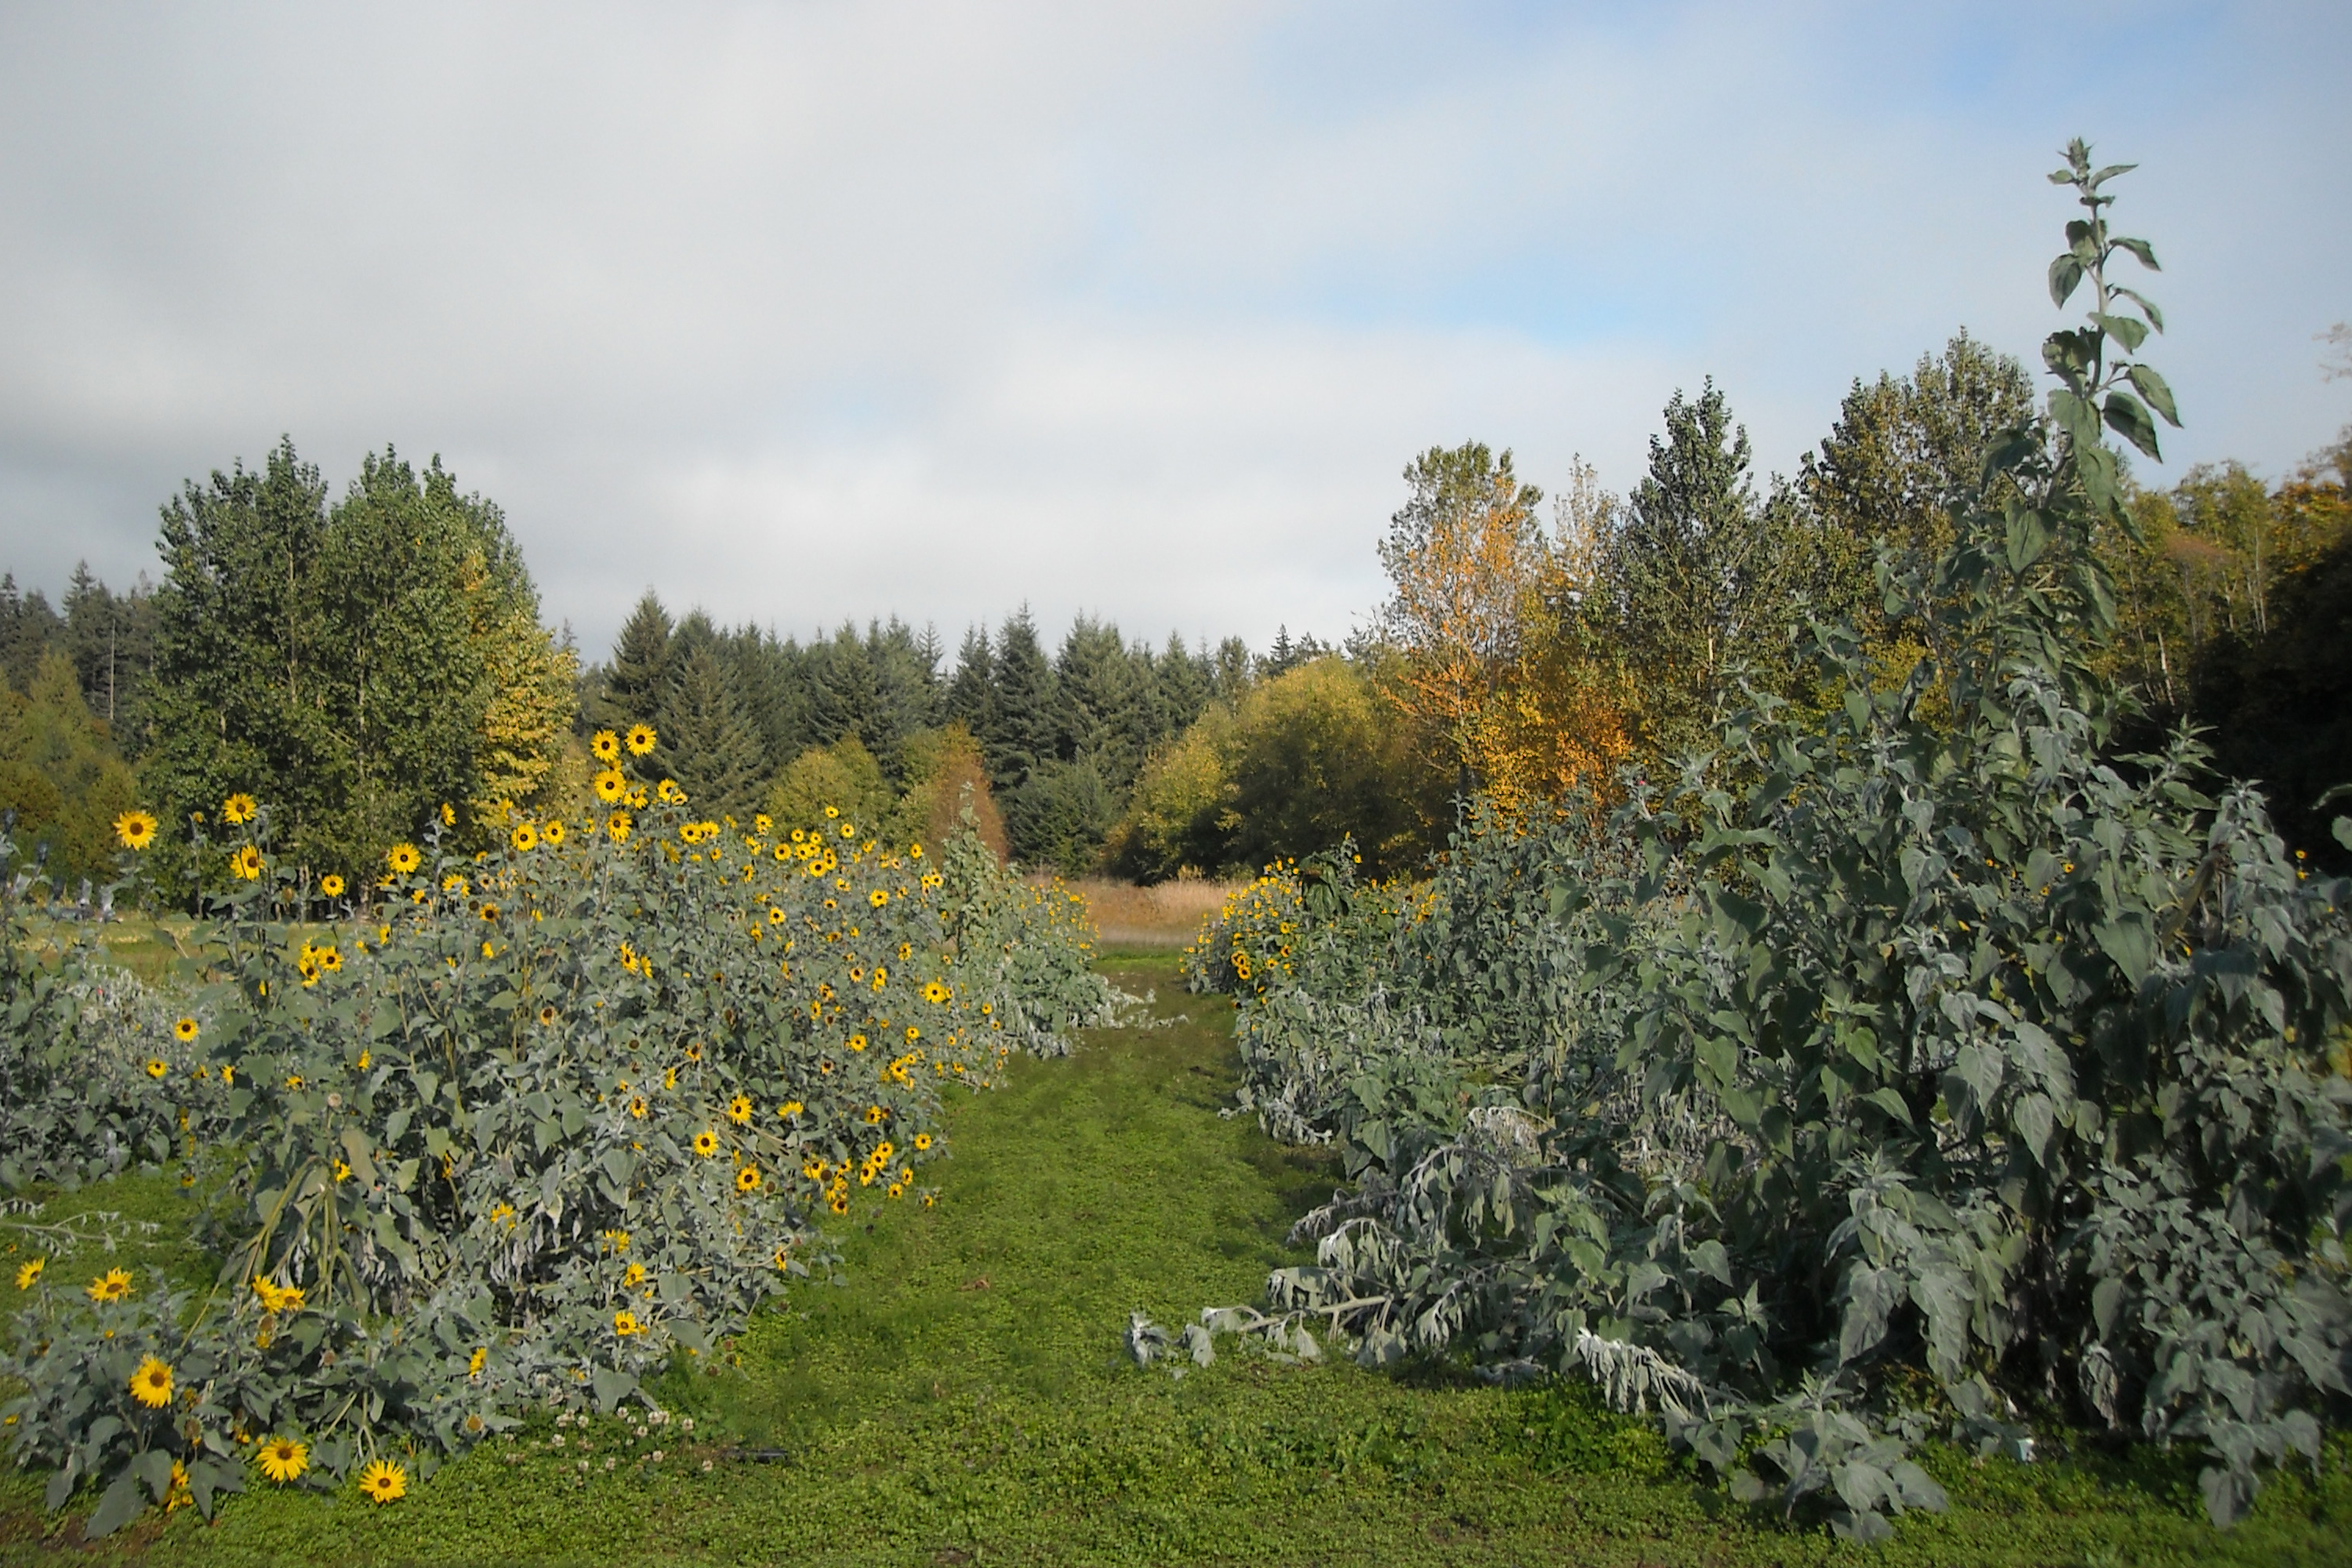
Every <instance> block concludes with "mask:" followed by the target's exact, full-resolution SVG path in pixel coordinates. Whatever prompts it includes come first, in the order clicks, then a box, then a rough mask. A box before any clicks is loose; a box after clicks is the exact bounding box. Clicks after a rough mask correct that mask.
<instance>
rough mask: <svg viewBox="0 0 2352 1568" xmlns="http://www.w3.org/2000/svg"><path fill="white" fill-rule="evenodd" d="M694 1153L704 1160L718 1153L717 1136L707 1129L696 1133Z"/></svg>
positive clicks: (714, 1132)
mask: <svg viewBox="0 0 2352 1568" xmlns="http://www.w3.org/2000/svg"><path fill="white" fill-rule="evenodd" d="M694 1152H696V1153H698V1154H699V1155H701V1156H702V1157H703V1158H704V1159H706V1160H708V1159H709V1158H710V1156H711V1155H713V1154H716V1153H718V1152H719V1134H718V1133H717V1132H716V1131H713V1130H712V1129H710V1128H708V1127H706V1128H704V1129H703V1130H702V1131H699V1132H698V1133H696V1134H695V1135H694Z"/></svg>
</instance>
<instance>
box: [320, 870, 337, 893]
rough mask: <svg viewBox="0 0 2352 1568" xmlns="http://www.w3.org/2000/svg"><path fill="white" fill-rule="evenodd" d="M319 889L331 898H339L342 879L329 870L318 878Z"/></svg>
mask: <svg viewBox="0 0 2352 1568" xmlns="http://www.w3.org/2000/svg"><path fill="white" fill-rule="evenodd" d="M319 891H320V892H322V893H324V894H326V895H327V897H329V898H331V899H340V898H341V897H342V896H343V879H341V877H338V876H337V875H335V873H333V872H332V871H330V872H328V873H327V874H326V875H325V876H323V877H321V878H320V879H319Z"/></svg>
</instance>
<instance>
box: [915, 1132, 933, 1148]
mask: <svg viewBox="0 0 2352 1568" xmlns="http://www.w3.org/2000/svg"><path fill="white" fill-rule="evenodd" d="M930 1146H931V1135H930V1134H929V1133H928V1132H918V1133H916V1134H915V1147H916V1149H917V1150H923V1149H928V1148H929V1147H930Z"/></svg>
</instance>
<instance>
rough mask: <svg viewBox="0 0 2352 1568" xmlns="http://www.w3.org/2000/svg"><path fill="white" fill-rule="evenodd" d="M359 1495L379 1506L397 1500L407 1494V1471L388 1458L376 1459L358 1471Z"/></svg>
mask: <svg viewBox="0 0 2352 1568" xmlns="http://www.w3.org/2000/svg"><path fill="white" fill-rule="evenodd" d="M360 1495H361V1496H362V1497H364V1498H366V1499H367V1500H368V1501H370V1502H372V1503H375V1504H378V1505H379V1506H381V1505H382V1504H384V1503H388V1502H398V1501H399V1500H401V1499H402V1498H404V1497H406V1496H407V1495H408V1472H407V1471H406V1470H404V1469H402V1468H400V1467H399V1466H398V1465H395V1464H394V1463H393V1462H392V1461H391V1460H390V1459H378V1460H376V1461H375V1462H374V1463H373V1464H372V1465H370V1466H368V1468H366V1469H364V1470H362V1471H361V1472H360Z"/></svg>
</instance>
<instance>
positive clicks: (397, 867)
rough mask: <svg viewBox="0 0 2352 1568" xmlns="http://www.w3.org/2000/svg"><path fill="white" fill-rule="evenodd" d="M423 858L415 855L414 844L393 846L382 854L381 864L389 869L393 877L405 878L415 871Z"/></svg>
mask: <svg viewBox="0 0 2352 1568" xmlns="http://www.w3.org/2000/svg"><path fill="white" fill-rule="evenodd" d="M422 860H423V857H422V856H420V855H418V854H417V853H416V846H415V845H414V844H395V845H394V846H393V847H391V848H389V849H387V850H385V851H384V853H383V863H384V864H385V865H386V866H388V867H390V868H391V869H392V872H393V874H394V876H399V877H405V876H407V875H408V874H409V873H410V872H411V871H414V870H415V869H416V868H417V866H418V864H419V863H420V862H421V861H422Z"/></svg>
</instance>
